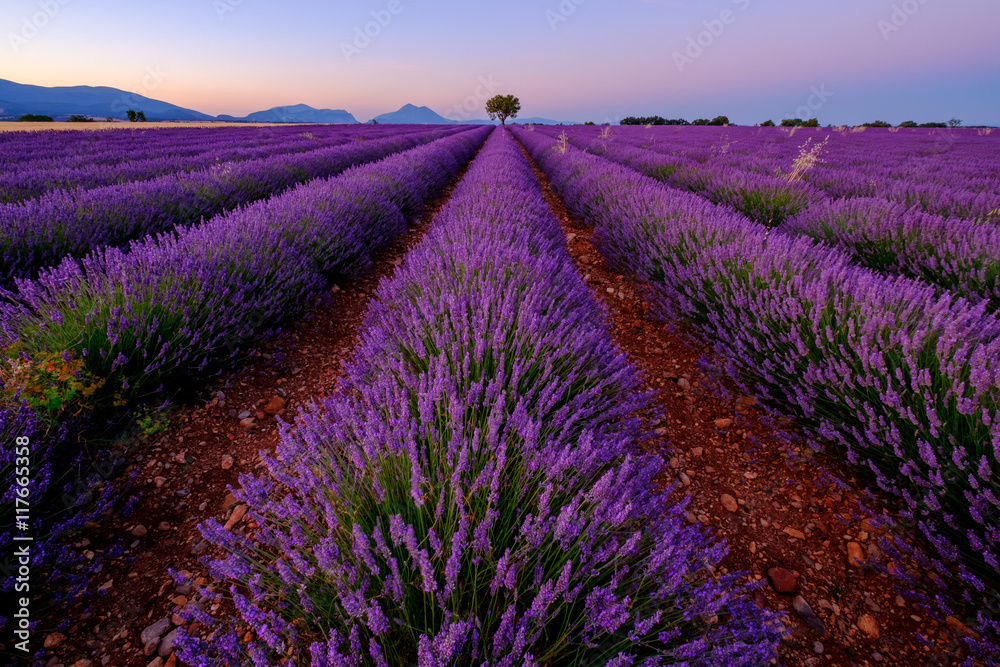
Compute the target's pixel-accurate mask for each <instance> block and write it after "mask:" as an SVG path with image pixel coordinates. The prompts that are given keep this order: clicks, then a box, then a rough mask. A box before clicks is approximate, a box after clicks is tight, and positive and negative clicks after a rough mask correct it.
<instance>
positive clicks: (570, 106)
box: [0, 0, 1000, 125]
mask: <svg viewBox="0 0 1000 667" xmlns="http://www.w3.org/2000/svg"><path fill="white" fill-rule="evenodd" d="M997 25H1000V2H997V1H996V0H947V1H946V0H906V1H905V2H904V1H900V0H838V2H820V1H817V0H795V1H794V2H793V1H792V0H705V1H701V0H542V1H528V0H508V1H506V2H484V1H481V0H464V1H459V0H372V1H355V2H349V3H348V2H322V3H321V2H305V1H304V0H283V1H282V2H267V1H265V0H172V1H171V2H151V1H149V0H146V1H140V2H136V1H135V0H130V1H128V2H126V1H125V0H101V2H92V1H88V0H5V1H4V2H3V3H2V7H0V28H2V33H3V43H2V44H0V78H3V79H10V80H13V81H16V82H19V83H31V84H36V85H43V86H55V85H82V84H86V85H104V86H113V87H116V88H122V89H125V90H131V91H135V92H139V93H142V94H144V95H146V96H148V97H152V98H155V99H160V100H164V101H167V102H171V103H173V104H178V105H180V106H184V107H188V108H192V109H197V110H198V111H202V112H205V113H209V114H219V113H228V114H232V115H244V114H246V113H248V112H251V111H257V110H261V109H266V108H269V107H273V106H279V105H290V104H297V103H305V104H309V105H311V106H314V107H319V108H334V109H346V110H348V111H350V112H351V113H353V114H354V116H355V117H356V118H357V119H358V120H360V121H365V120H367V119H369V118H371V117H372V116H374V115H377V114H379V113H384V112H387V111H393V110H395V109H397V108H398V107H400V106H401V105H403V104H405V103H413V104H417V105H427V106H430V107H431V108H432V109H434V110H435V111H437V112H439V113H441V114H443V115H446V116H449V117H451V118H456V119H461V118H463V117H464V118H483V117H485V113H484V112H483V111H482V106H483V101H484V100H485V97H488V96H489V95H492V94H495V93H501V92H503V93H513V94H515V95H517V96H518V97H519V98H520V99H521V102H522V116H523V117H524V116H542V117H547V118H554V119H557V120H567V121H585V120H592V121H595V122H614V121H616V120H618V119H620V118H621V117H623V116H627V115H652V114H658V115H661V116H665V117H669V118H676V117H684V118H687V119H688V120H691V119H693V118H696V117H709V118H711V117H714V116H717V115H720V114H725V115H728V116H729V117H730V119H731V120H732V121H733V122H735V123H740V124H754V123H759V122H761V121H763V120H765V119H768V118H770V119H774V120H780V119H782V118H785V117H793V116H803V117H805V116H806V115H808V116H815V117H817V118H819V120H820V122H821V123H823V124H828V123H832V124H835V125H839V124H854V123H860V122H864V121H871V120H875V119H880V120H885V121H889V122H892V123H894V124H896V123H899V122H901V121H904V120H911V119H912V120H916V121H929V120H947V119H949V118H951V117H958V118H960V119H962V120H963V121H964V122H965V124H1000V39H998V38H997V36H996V30H997ZM366 29H367V33H368V34H366ZM466 107H467V108H468V109H471V111H466V110H465V109H466ZM805 112H808V114H805Z"/></svg>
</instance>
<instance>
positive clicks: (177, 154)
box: [0, 126, 378, 204]
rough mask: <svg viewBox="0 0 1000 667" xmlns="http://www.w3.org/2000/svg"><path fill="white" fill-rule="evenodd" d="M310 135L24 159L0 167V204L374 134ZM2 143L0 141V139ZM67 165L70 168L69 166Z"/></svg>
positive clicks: (219, 138) (155, 143) (226, 138)
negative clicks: (0, 169)
mask: <svg viewBox="0 0 1000 667" xmlns="http://www.w3.org/2000/svg"><path fill="white" fill-rule="evenodd" d="M311 130H315V131H303V130H300V131H298V132H295V133H289V132H283V133H281V134H278V135H275V136H273V137H265V138H262V139H260V140H253V139H252V137H253V135H247V134H243V133H232V132H225V131H216V132H210V133H206V132H204V131H194V130H191V131H189V132H190V136H186V137H185V136H180V137H177V136H176V135H174V139H175V140H176V141H177V142H178V143H177V144H172V143H168V144H164V140H163V139H157V140H152V138H151V141H150V142H149V143H150V144H151V145H150V146H143V147H142V150H139V151H135V152H132V151H130V152H128V153H125V152H122V150H121V149H109V151H108V152H107V153H105V154H103V155H100V156H96V155H95V156H93V157H92V159H86V158H84V160H83V162H82V164H66V163H61V162H57V163H55V164H52V161H51V160H48V159H46V160H31V159H27V160H25V161H23V162H21V163H18V164H14V165H5V167H4V171H3V173H2V174H0V203H4V204H10V203H13V202H19V201H23V200H25V199H31V198H33V197H39V196H41V195H43V194H45V193H46V192H49V191H51V190H58V189H66V190H88V189H91V188H96V187H100V186H104V185H113V184H115V183H127V182H130V181H145V180H149V179H151V178H155V177H157V176H162V175H163V174H170V173H175V172H189V171H196V170H199V169H205V168H207V167H210V166H212V165H219V164H222V163H226V162H243V161H245V160H252V159H255V158H261V157H268V156H270V155H277V154H280V153H304V152H306V151H309V150H315V149H317V148H322V147H326V146H334V145H337V144H341V143H344V142H346V141H349V140H350V139H352V138H355V137H356V138H359V139H360V138H372V136H378V133H376V132H368V133H365V134H362V133H361V132H358V131H353V132H352V131H350V130H347V129H344V128H331V127H327V126H319V127H316V128H311ZM0 139H2V137H0ZM72 162H76V161H75V160H73V161H72Z"/></svg>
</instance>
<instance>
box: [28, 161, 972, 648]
mask: <svg viewBox="0 0 1000 667" xmlns="http://www.w3.org/2000/svg"><path fill="white" fill-rule="evenodd" d="M536 173H537V174H538V176H539V178H540V180H541V181H542V183H543V186H544V187H545V191H546V196H547V199H548V200H549V202H550V204H551V206H552V208H553V210H554V212H555V213H556V215H557V216H558V218H559V219H560V220H561V222H562V224H563V227H564V230H565V232H566V239H567V244H568V248H569V251H570V254H571V255H572V257H573V260H574V261H575V262H576V264H577V266H578V268H579V270H580V273H581V274H582V275H583V276H584V278H585V280H586V282H587V284H588V285H589V286H590V287H591V288H592V289H593V292H594V297H595V299H597V300H599V301H600V302H602V303H603V304H605V306H606V307H607V312H608V316H609V321H610V324H611V327H612V330H613V334H614V338H615V341H616V343H617V344H618V345H619V346H620V347H621V349H622V350H623V351H624V352H625V353H626V354H627V355H628V356H629V358H630V359H631V361H632V363H633V364H635V365H636V366H637V367H639V368H640V369H642V370H643V371H644V372H645V374H646V382H647V385H648V388H649V389H651V390H653V391H655V392H656V399H655V402H656V404H657V406H659V407H660V408H662V410H663V412H662V414H663V415H664V416H663V417H661V418H660V419H659V420H657V421H654V422H653V423H652V424H651V429H652V432H651V439H650V440H649V441H648V443H647V446H648V447H650V448H653V449H655V450H656V451H659V452H661V453H662V454H663V456H664V458H665V459H666V460H669V468H668V469H667V471H666V473H665V475H664V479H663V482H664V484H669V483H676V489H675V491H674V497H675V498H676V500H678V501H679V500H681V499H682V498H683V497H684V496H690V504H689V506H688V507H687V518H688V520H689V521H691V522H701V523H703V524H705V525H707V526H709V527H711V528H712V530H713V531H715V533H716V534H717V535H718V536H719V537H721V538H724V539H725V540H726V541H727V543H728V545H729V555H728V556H727V557H726V559H725V560H724V561H723V563H722V568H723V571H742V572H747V573H748V577H749V578H750V579H751V580H753V581H756V582H759V583H760V586H759V588H758V591H757V593H756V601H757V603H758V604H759V605H762V606H767V607H769V608H771V609H773V610H779V611H784V612H787V613H786V616H785V623H786V625H787V626H788V629H789V636H788V639H787V641H786V642H785V644H784V646H783V647H782V653H781V656H780V661H781V663H782V664H785V665H789V666H794V667H798V666H813V667H819V666H821V665H831V666H833V665H836V666H840V665H843V666H862V665H948V664H957V662H956V661H957V644H956V642H955V640H954V638H953V637H952V635H951V634H950V633H949V632H947V629H946V628H945V627H943V626H939V625H938V624H937V623H936V622H934V621H933V620H931V619H930V618H928V617H927V616H926V614H924V613H923V612H922V611H921V610H920V609H918V608H916V607H914V606H913V605H912V604H910V603H908V602H906V601H905V600H904V599H903V598H902V597H900V596H899V595H898V594H897V591H896V590H895V587H894V584H893V582H892V581H891V580H890V579H889V578H888V577H886V576H884V575H881V574H878V573H877V572H876V571H875V570H874V569H873V568H872V564H873V563H876V562H881V563H882V564H883V565H885V564H886V562H885V557H884V555H883V554H882V552H881V551H880V549H879V546H878V539H879V537H880V533H881V532H882V531H883V529H882V528H879V527H877V526H876V524H874V523H872V522H871V521H870V520H864V518H863V516H862V514H861V513H860V512H859V500H860V499H861V498H862V496H861V495H860V494H858V493H857V492H855V491H852V490H851V489H852V488H855V487H856V480H854V479H852V478H851V477H850V475H849V473H846V472H843V470H842V469H840V468H839V466H838V464H837V463H836V462H834V461H829V460H826V459H823V458H822V457H819V456H814V455H813V454H812V452H811V451H810V450H809V449H808V448H805V449H804V448H803V447H802V446H801V445H794V444H793V445H788V444H786V443H787V442H788V440H789V439H788V437H787V435H782V433H781V431H780V430H778V431H776V430H775V425H774V424H772V423H771V422H770V420H767V419H764V418H762V415H761V414H760V411H759V406H757V405H756V401H755V399H754V397H753V396H744V395H739V394H732V393H731V392H729V391H728V389H731V387H729V388H728V389H727V385H726V383H725V382H719V381H718V380H717V379H715V377H714V374H713V373H711V372H710V371H709V369H711V368H713V367H715V366H717V365H718V364H717V359H716V358H715V357H714V355H713V353H712V350H711V348H710V347H706V346H705V345H704V344H700V343H697V342H692V340H691V339H690V338H688V337H687V336H686V334H685V331H684V329H683V328H682V327H679V326H669V327H668V326H667V325H665V324H664V323H662V322H657V321H655V319H654V318H653V316H652V314H651V313H650V309H649V304H648V303H647V302H646V301H645V300H644V299H643V296H642V294H641V293H640V292H639V291H637V286H635V285H633V284H631V283H630V282H629V280H628V279H627V278H626V277H625V276H622V275H620V274H616V273H614V272H611V271H609V270H608V268H607V267H606V265H605V263H604V260H603V258H602V257H601V255H600V254H599V253H598V252H597V251H596V249H595V248H594V246H593V244H592V242H591V230H590V229H589V228H587V227H586V226H584V225H583V224H581V221H575V220H571V219H570V218H569V216H568V215H567V214H566V211H565V209H564V207H563V206H562V203H561V202H560V201H559V199H558V198H557V197H556V196H555V195H554V194H553V193H552V192H551V190H550V189H549V187H548V185H547V183H546V182H545V179H544V177H543V176H542V175H541V173H540V172H537V170H536ZM446 197H447V195H445V197H442V198H441V200H439V201H438V202H437V204H436V205H435V206H432V207H431V208H430V209H429V211H428V212H427V214H426V215H424V216H423V218H422V219H421V220H420V221H419V222H418V223H417V224H416V225H415V226H414V227H413V228H411V231H410V233H409V234H408V235H406V236H405V237H404V238H402V239H400V240H398V241H397V242H396V243H395V244H393V245H392V246H391V247H389V248H387V249H386V250H385V251H383V252H381V253H379V255H378V256H377V257H376V258H375V262H374V265H373V266H372V268H371V271H370V272H369V273H368V274H367V275H365V276H364V277H362V278H359V279H357V280H354V281H351V282H348V283H345V284H343V285H341V286H339V287H334V288H333V289H332V290H331V291H330V292H329V293H328V294H326V295H324V296H323V297H322V298H320V299H319V300H317V302H316V303H315V304H314V305H313V307H312V308H311V309H310V310H309V311H308V313H307V315H306V316H305V317H304V318H302V319H301V320H300V321H299V322H298V323H297V324H295V325H294V326H292V327H290V328H289V329H287V330H286V331H285V332H284V333H283V334H281V335H280V336H278V337H277V338H276V339H274V340H273V341H271V342H269V343H267V344H266V345H264V346H263V347H262V348H261V349H260V350H258V352H257V353H256V354H255V355H254V356H253V357H252V359H251V360H250V362H249V363H248V364H247V365H245V366H244V367H242V368H240V369H239V370H236V371H234V372H233V373H232V374H230V375H229V376H228V377H227V378H226V379H225V380H224V381H222V382H220V384H219V385H218V386H217V387H214V388H212V392H211V394H209V395H207V396H206V397H205V398H206V402H205V403H204V404H199V405H194V406H183V407H181V408H180V409H179V410H178V411H176V412H175V413H174V414H173V415H171V421H170V426H169V427H168V428H167V429H166V430H165V431H164V432H162V433H160V434H159V435H158V436H156V437H155V438H154V439H153V440H152V441H151V442H149V443H148V444H147V445H146V446H144V447H142V448H137V449H135V450H134V451H132V453H131V454H130V456H131V465H130V467H129V469H128V473H132V472H134V471H138V475H137V477H136V478H135V481H134V490H135V492H138V493H141V494H142V496H141V499H140V500H139V502H138V505H137V507H136V511H135V513H134V514H132V515H131V516H129V517H128V518H127V519H123V518H120V517H114V518H112V519H110V520H109V521H107V522H105V523H104V524H103V525H100V526H97V527H92V528H93V530H92V531H91V533H88V535H87V538H86V539H81V540H80V541H79V542H77V543H76V545H75V548H76V549H78V550H79V551H80V552H81V553H82V554H83V555H84V557H90V558H93V557H95V556H97V555H98V553H99V552H100V551H101V550H103V549H107V548H108V547H110V545H113V544H115V543H117V542H121V541H123V540H124V543H125V546H126V547H127V552H126V554H125V556H124V557H121V558H116V559H109V560H107V561H106V562H104V563H103V565H102V569H101V571H100V573H99V574H97V575H96V576H95V577H94V579H93V581H92V589H94V590H98V589H100V590H103V593H100V594H99V595H97V596H96V597H91V598H88V599H87V600H85V601H82V602H81V603H80V604H78V605H77V606H75V607H74V608H72V609H70V610H68V612H67V611H63V612H60V615H59V617H58V618H48V619H43V621H42V624H41V627H43V628H47V629H48V630H47V631H46V632H45V640H44V641H45V649H46V656H45V658H44V659H43V660H41V661H40V664H41V665H47V666H48V667H54V666H56V665H64V666H65V665H72V666H73V667H88V666H96V665H114V666H116V667H117V666H123V667H124V666H133V665H134V666H140V667H146V666H148V667H164V666H166V667H175V666H177V665H181V664H183V663H181V662H180V661H179V660H178V659H177V656H176V654H175V653H174V652H173V642H174V638H175V637H176V629H177V628H178V627H179V626H184V627H186V628H187V630H188V631H189V632H191V633H192V634H196V635H197V634H201V630H200V628H199V627H198V626H197V623H194V624H189V623H188V622H187V621H185V620H184V619H183V618H182V617H181V616H179V615H178V614H177V612H178V611H179V610H180V609H182V608H184V607H186V606H196V607H199V608H204V607H205V605H206V604H209V602H208V601H207V600H205V599H202V598H200V597H198V596H197V595H196V594H195V593H194V592H193V588H192V586H190V585H178V584H177V583H175V581H174V579H173V578H172V577H171V576H170V575H169V573H168V572H169V570H171V569H173V570H175V571H178V572H180V573H182V574H183V575H184V576H186V577H188V578H190V579H192V580H193V581H194V584H195V585H196V586H195V588H197V586H199V585H211V582H210V581H209V579H208V574H207V570H206V568H205V566H204V565H203V563H202V559H203V558H204V557H205V556H210V555H212V550H211V549H209V547H208V544H207V542H205V541H204V540H202V538H201V536H200V534H199V532H198V530H197V526H198V524H200V523H202V522H203V521H205V520H207V519H208V518H210V517H216V518H217V519H218V520H219V521H220V522H223V523H224V524H225V526H226V528H227V529H228V530H232V531H235V532H237V533H242V534H245V533H246V532H247V531H252V529H253V526H252V524H251V522H250V521H249V519H247V518H246V509H247V508H246V507H245V506H243V505H241V504H239V503H237V502H236V500H235V498H234V497H233V495H232V494H231V493H230V492H229V490H228V487H230V486H236V485H238V478H239V475H240V474H243V473H255V472H258V471H259V469H260V468H261V465H262V464H261V463H260V458H259V454H258V452H260V451H265V452H270V451H272V450H273V449H274V447H275V445H276V443H277V439H278V429H279V425H280V424H281V423H282V422H284V423H290V422H291V421H292V420H294V418H295V416H296V415H297V414H298V412H299V410H300V409H301V408H302V407H303V406H304V405H306V404H307V403H308V402H309V401H310V400H313V399H315V398H317V397H322V396H323V395H325V394H328V393H329V392H331V391H334V390H335V388H336V386H337V381H338V377H339V376H340V372H341V370H340V369H341V366H342V364H343V362H344V360H345V359H347V358H348V357H349V356H350V354H351V352H352V350H353V348H354V345H355V341H356V335H357V331H358V327H359V325H360V324H361V322H362V320H363V318H364V314H365V312H366V310H367V307H368V303H369V300H370V298H371V295H372V292H373V290H374V289H375V288H376V286H377V285H378V283H379V281H380V280H381V279H382V278H383V277H385V276H387V275H389V274H390V273H391V271H392V270H393V268H394V267H395V266H396V265H397V264H398V263H399V262H400V260H401V258H402V257H403V256H404V255H405V253H406V252H407V250H408V249H409V248H410V247H412V246H413V245H414V244H415V243H416V242H417V241H418V240H419V239H420V238H421V237H422V235H423V233H424V232H425V231H426V229H427V227H428V226H429V224H430V219H431V218H432V216H433V213H434V212H435V211H436V210H437V208H439V207H440V205H441V204H442V203H443V202H444V201H446ZM779 426H780V425H779ZM827 470H832V471H834V472H835V473H836V474H837V475H840V476H841V478H842V479H843V482H844V483H843V484H838V483H834V482H833V481H832V477H831V476H830V475H829V474H827V473H826V471H827ZM126 476H128V475H126ZM866 504H867V505H868V506H869V507H876V508H877V507H879V503H878V502H877V501H871V500H868V501H866ZM211 604H212V605H214V604H215V603H211ZM210 611H220V609H218V607H216V606H210ZM221 611H224V610H221ZM67 614H68V615H67ZM61 621H65V623H63V627H62V628H60V631H58V632H53V631H52V630H51V629H52V628H55V627H56V626H57V625H58V624H59V623H60V622H61ZM917 633H920V634H922V635H923V636H924V637H925V638H926V639H927V640H929V641H928V644H929V645H928V646H925V645H923V644H921V643H920V642H918V641H917V639H916V635H917Z"/></svg>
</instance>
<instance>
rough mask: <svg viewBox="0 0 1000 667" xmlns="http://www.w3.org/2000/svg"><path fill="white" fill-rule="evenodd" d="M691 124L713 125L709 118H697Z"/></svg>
mask: <svg viewBox="0 0 1000 667" xmlns="http://www.w3.org/2000/svg"><path fill="white" fill-rule="evenodd" d="M691 124H692V125H711V124H712V121H710V120H709V119H707V118H695V119H694V120H693V121H691Z"/></svg>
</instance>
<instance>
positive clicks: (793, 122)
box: [781, 118, 805, 127]
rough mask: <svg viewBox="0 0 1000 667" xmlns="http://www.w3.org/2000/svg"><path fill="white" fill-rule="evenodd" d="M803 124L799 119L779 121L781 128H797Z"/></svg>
mask: <svg viewBox="0 0 1000 667" xmlns="http://www.w3.org/2000/svg"><path fill="white" fill-rule="evenodd" d="M804 122H805V121H803V120H802V119H801V118H786V119H785V120H783V121H781V127H798V126H800V125H802V123H804Z"/></svg>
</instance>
